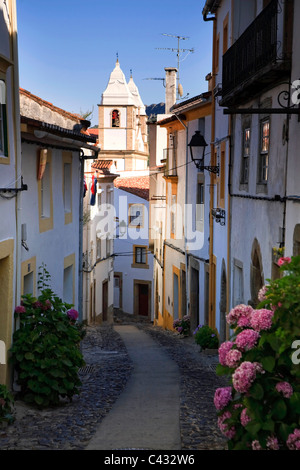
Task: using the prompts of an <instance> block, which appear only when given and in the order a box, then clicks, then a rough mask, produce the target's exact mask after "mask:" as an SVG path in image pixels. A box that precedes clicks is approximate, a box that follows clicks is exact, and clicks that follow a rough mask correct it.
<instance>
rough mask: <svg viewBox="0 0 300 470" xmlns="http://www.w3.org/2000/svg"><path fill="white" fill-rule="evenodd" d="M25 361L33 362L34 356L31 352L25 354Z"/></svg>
mask: <svg viewBox="0 0 300 470" xmlns="http://www.w3.org/2000/svg"><path fill="white" fill-rule="evenodd" d="M25 359H27V360H28V361H34V354H32V353H31V352H27V353H26V354H25Z"/></svg>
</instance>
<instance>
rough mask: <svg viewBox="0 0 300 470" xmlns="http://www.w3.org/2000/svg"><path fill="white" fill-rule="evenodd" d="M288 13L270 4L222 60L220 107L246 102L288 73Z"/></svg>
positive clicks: (275, 0)
mask: <svg viewBox="0 0 300 470" xmlns="http://www.w3.org/2000/svg"><path fill="white" fill-rule="evenodd" d="M287 21H289V20H288V12H287V11H286V10H285V7H284V5H283V4H281V7H279V5H278V0H272V1H271V2H270V3H269V4H268V6H267V7H266V8H264V9H263V11H262V12H261V13H260V14H259V15H258V16H257V17H256V19H255V20H254V21H253V22H252V23H251V24H250V26H249V27H248V28H247V29H246V30H245V31H244V33H243V34H242V35H241V36H240V37H239V38H238V40H237V41H236V42H235V43H234V44H233V45H232V46H231V47H230V48H229V49H228V51H227V52H226V53H225V54H224V56H223V71H222V100H221V102H220V104H221V106H232V105H236V104H240V103H242V102H243V100H244V101H246V100H247V99H248V98H249V97H251V96H254V95H255V94H256V93H259V92H260V91H261V90H263V89H264V88H265V87H267V86H268V85H269V84H270V83H272V82H274V81H276V80H278V79H281V78H282V77H285V76H286V74H287V72H289V70H290V67H291V65H290V60H289V56H290V54H289V51H288V49H289V36H288V25H287Z"/></svg>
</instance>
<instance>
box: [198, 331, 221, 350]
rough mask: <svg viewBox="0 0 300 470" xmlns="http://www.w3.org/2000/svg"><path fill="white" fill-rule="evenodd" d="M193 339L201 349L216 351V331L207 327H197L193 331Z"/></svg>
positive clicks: (217, 339)
mask: <svg viewBox="0 0 300 470" xmlns="http://www.w3.org/2000/svg"><path fill="white" fill-rule="evenodd" d="M194 337H195V342H196V343H197V344H199V346H200V347H201V349H216V348H217V347H218V346H219V338H218V332H217V330H215V329H213V328H211V327H210V326H208V325H199V326H198V327H197V328H196V330H195V331H194Z"/></svg>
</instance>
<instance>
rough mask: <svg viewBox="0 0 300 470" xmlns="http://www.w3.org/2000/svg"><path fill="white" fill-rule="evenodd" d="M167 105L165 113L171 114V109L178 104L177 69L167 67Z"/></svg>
mask: <svg viewBox="0 0 300 470" xmlns="http://www.w3.org/2000/svg"><path fill="white" fill-rule="evenodd" d="M165 71H166V104H165V113H166V114H169V113H170V109H171V108H172V106H174V104H176V92H177V90H176V88H177V87H176V79H177V69H176V68H175V67H166V68H165Z"/></svg>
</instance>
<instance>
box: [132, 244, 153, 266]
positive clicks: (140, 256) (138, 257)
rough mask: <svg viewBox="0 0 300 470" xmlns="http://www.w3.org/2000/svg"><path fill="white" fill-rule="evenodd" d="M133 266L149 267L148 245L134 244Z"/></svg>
mask: <svg viewBox="0 0 300 470" xmlns="http://www.w3.org/2000/svg"><path fill="white" fill-rule="evenodd" d="M131 267H132V268H142V269H149V264H148V247H147V246H146V245H133V263H132V265H131Z"/></svg>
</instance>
